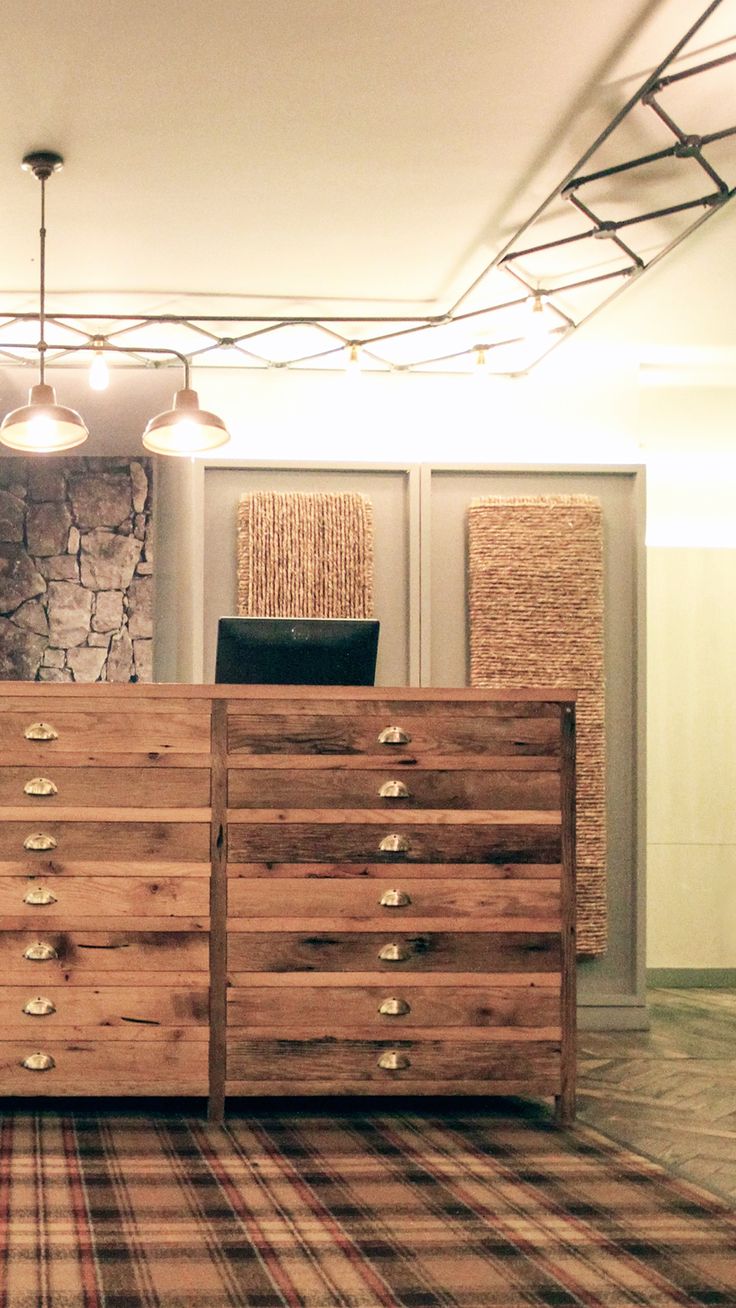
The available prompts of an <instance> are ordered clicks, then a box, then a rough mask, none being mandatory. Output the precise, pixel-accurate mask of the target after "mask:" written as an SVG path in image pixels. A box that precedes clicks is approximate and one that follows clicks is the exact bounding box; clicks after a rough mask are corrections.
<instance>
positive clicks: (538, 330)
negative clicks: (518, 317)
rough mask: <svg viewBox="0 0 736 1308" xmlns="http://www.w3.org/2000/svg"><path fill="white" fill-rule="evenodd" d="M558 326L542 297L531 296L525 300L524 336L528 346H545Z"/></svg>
mask: <svg viewBox="0 0 736 1308" xmlns="http://www.w3.org/2000/svg"><path fill="white" fill-rule="evenodd" d="M558 326H559V324H558V323H557V321H556V320H554V314H553V313H552V312H551V310H550V308H549V306H548V304H547V299H546V297H545V296H544V295H533V296H532V297H531V299H530V300H527V310H526V321H525V323H524V336H525V338H526V340H527V341H528V342H529V344H530V345H545V344H546V342H547V340H548V338H549V336H550V335H551V333H552V332H553V331H555V330H556V328H557V327H558Z"/></svg>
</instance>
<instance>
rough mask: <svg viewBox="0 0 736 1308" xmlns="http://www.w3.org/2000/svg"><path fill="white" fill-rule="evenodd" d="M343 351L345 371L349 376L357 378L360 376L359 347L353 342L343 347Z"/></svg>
mask: <svg viewBox="0 0 736 1308" xmlns="http://www.w3.org/2000/svg"><path fill="white" fill-rule="evenodd" d="M345 350H346V352H347V353H346V358H345V371H346V372H347V373H349V374H350V376H352V377H357V376H359V375H360V373H361V370H362V365H361V359H360V346H359V345H358V344H357V343H356V342H355V341H351V342H350V344H349V345H346V346H345Z"/></svg>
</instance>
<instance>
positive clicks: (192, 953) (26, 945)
mask: <svg viewBox="0 0 736 1308" xmlns="http://www.w3.org/2000/svg"><path fill="white" fill-rule="evenodd" d="M39 946H43V948H39ZM0 969H1V970H2V972H3V974H4V975H5V976H8V977H10V978H11V979H12V981H13V983H14V984H19V985H24V986H27V985H30V986H31V988H33V989H35V988H36V987H37V986H39V985H47V984H49V980H48V978H50V979H51V980H54V979H57V980H66V979H67V973H68V972H70V971H73V972H74V973H78V972H93V973H96V974H97V973H106V972H114V973H121V972H122V973H124V974H125V976H126V978H127V979H128V980H129V982H130V984H138V985H144V984H152V985H153V984H156V973H158V972H162V973H170V972H182V971H184V972H197V973H207V972H208V969H209V941H208V936H207V933H206V932H205V931H202V932H197V931H124V930H121V931H114V930H113V931H106V930H103V931H84V930H79V931H77V930H73V931H59V930H56V929H52V928H48V927H44V926H43V924H42V923H39V925H38V927H36V928H34V929H33V930H31V929H29V930H24V931H5V932H3V933H2V934H0Z"/></svg>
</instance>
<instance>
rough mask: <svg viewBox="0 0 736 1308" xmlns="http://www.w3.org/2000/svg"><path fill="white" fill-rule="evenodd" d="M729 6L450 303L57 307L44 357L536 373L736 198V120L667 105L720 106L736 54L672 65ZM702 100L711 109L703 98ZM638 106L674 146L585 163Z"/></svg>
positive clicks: (23, 349)
mask: <svg viewBox="0 0 736 1308" xmlns="http://www.w3.org/2000/svg"><path fill="white" fill-rule="evenodd" d="M720 3H721V0H713V3H711V4H709V5H708V7H707V8H706V9H705V11H704V12H703V14H701V16H700V18H699V19H698V20H697V22H695V23H694V24H693V25H692V27H691V28H690V29H689V30H688V31H687V32H686V33H685V35H684V36H683V37H682V38H681V40H679V41H678V42H677V44H676V45H675V46H674V47H673V49H672V50H670V52H669V53H668V54H667V55H666V57H665V58H664V59H663V60H662V61H661V62H660V64H659V65H658V66H657V67H656V68H655V69H654V70H653V72H652V73H651V74H650V75H649V76H648V77H647V78H646V80H645V81H644V83H643V84H642V86H640V88H639V89H638V91H637V92H636V93H635V94H634V95H633V96H632V97H631V99H630V100H629V101H628V102H627V103H626V104H625V105H624V106H623V107H622V108H621V109H620V110H619V112H618V113H617V114H616V115H615V116H614V118H613V119H612V120H611V121H610V122H609V124H608V125H607V126H606V128H605V129H604V130H603V132H601V134H600V135H599V136H598V138H597V139H596V140H595V141H594V142H593V144H592V145H591V146H590V148H589V149H588V150H586V152H585V154H584V155H583V156H582V158H581V159H579V160H578V162H577V164H576V165H575V167H574V168H573V169H572V170H571V171H570V172H569V173H568V174H567V175H566V177H565V178H563V180H562V182H561V183H560V184H559V186H557V187H556V188H555V190H554V191H553V192H552V193H551V194H550V195H549V196H548V197H547V199H546V200H545V201H544V202H543V204H541V205H540V206H539V208H538V209H537V210H536V211H535V212H534V213H533V214H531V215H530V217H529V218H528V219H527V220H526V221H525V222H524V223H523V224H522V226H521V227H520V228H518V230H517V231H515V233H514V234H513V236H512V237H511V239H510V240H508V241H507V242H506V244H505V245H504V246H503V248H502V249H500V250H499V251H498V253H497V254H496V256H495V257H494V259H493V260H492V261H491V262H490V263H489V264H488V265H487V266H486V267H485V268H484V269H483V270H482V271H481V273H480V274H479V275H478V276H477V277H476V278H475V279H474V281H473V282H472V283H471V285H470V286H468V287H467V288H466V289H465V290H464V291H463V293H462V295H460V296H459V298H457V299H456V300H455V302H454V303H453V304H451V305H449V306H448V307H447V308H446V309H445V310H444V311H443V312H440V313H437V314H434V315H430V316H426V317H422V316H404V315H402V316H401V317H390V316H387V317H375V316H373V317H361V316H354V315H345V316H329V315H327V316H298V317H296V316H294V317H290V316H278V315H242V316H232V315H184V316H178V315H155V314H153V315H147V314H141V315H133V316H131V315H130V314H118V313H102V314H96V315H90V314H84V313H56V314H47V316H46V322H47V325H48V326H49V327H54V326H55V327H57V328H58V329H59V330H60V332H63V333H64V334H66V336H67V338H68V336H69V335H70V334H71V336H72V338H74V337H75V336H78V337H79V340H78V341H75V340H74V339H72V341H71V342H70V341H69V340H68V339H67V341H66V343H61V342H60V343H59V344H57V345H54V343H53V341H50V342H48V343H46V345H45V354H46V365H47V366H49V365H52V364H54V363H57V364H60V363H62V362H65V361H66V362H69V361H70V360H72V361H73V359H74V357H75V356H76V355H77V354H78V353H79V352H81V351H88V350H90V349H91V348H94V349H96V350H109V351H110V352H111V353H112V352H114V354H115V357H116V362H117V363H118V364H120V363H121V361H122V360H123V359H124V360H125V362H126V365H127V366H130V367H149V368H160V367H170V366H172V365H175V366H176V365H179V364H181V363H186V366H187V368H188V367H189V366H190V365H194V364H199V365H207V364H213V363H216V362H220V363H222V362H224V360H225V355H224V352H227V365H228V366H235V367H238V366H240V367H245V368H248V367H249V368H286V369H289V368H294V369H296V368H317V367H330V366H333V367H336V368H339V367H343V366H344V365H345V362H346V360H347V358H348V356H349V353H350V352H351V351H352V353H353V355H355V353H356V350H359V351H360V357H361V360H362V362H363V364H364V366H366V367H368V368H370V369H375V370H378V371H401V372H427V371H447V370H452V371H463V370H468V369H469V368H471V367H472V366H473V363H474V362H478V361H480V360H481V359H482V361H483V362H484V364H485V365H486V367H488V369H489V370H490V371H492V372H496V373H498V374H499V375H504V374H505V375H516V374H518V373H522V372H526V371H528V370H529V368H530V367H533V366H534V365H535V364H536V363H538V362H539V361H540V360H541V359H542V358H544V357H545V356H546V355H547V354H549V352H550V351H551V350H552V349H554V348H555V347H556V346H557V345H559V343H560V342H561V341H562V340H564V339H567V338H568V337H569V336H570V335H571V334H572V333H573V332H574V331H575V330H576V329H577V328H578V327H580V326H581V324H582V323H584V322H586V321H587V320H588V319H589V318H590V317H592V316H593V314H594V313H597V312H598V311H599V310H600V309H601V308H602V307H603V306H604V305H605V304H607V303H608V302H609V301H610V300H611V299H613V298H614V296H615V295H617V294H618V293H619V292H620V291H621V290H622V289H624V288H625V286H627V285H630V284H631V282H632V281H634V280H635V279H638V278H639V277H641V276H642V275H643V274H644V273H645V272H646V271H647V270H648V269H649V268H651V267H653V266H654V265H655V264H657V263H659V262H660V261H661V260H662V259H663V258H665V257H666V256H667V255H668V254H669V253H670V252H671V251H672V250H674V249H675V248H676V247H677V246H679V245H680V244H681V243H682V241H684V240H685V239H686V238H687V237H688V236H689V235H690V234H691V233H692V232H693V231H695V230H696V228H698V227H700V226H701V225H702V223H703V222H705V221H706V220H707V219H708V218H709V217H711V216H712V215H713V214H714V213H715V212H717V211H718V210H719V209H721V208H722V207H723V206H724V205H725V204H727V203H728V201H729V200H731V199H732V198H733V195H734V192H735V191H736V144H735V146H734V149H733V151H732V153H731V156H730V158H729V159H728V160H727V161H726V167H725V168H724V165H723V164H722V163H719V164H718V166H716V162H715V161H714V157H713V155H714V153H715V154H717V155H718V157H719V158H720V157H721V156H722V155H723V153H724V152H723V144H724V143H725V142H728V141H729V140H732V139H733V138H734V137H736V126H722V127H719V128H718V129H717V130H710V131H704V132H698V131H696V130H694V128H695V127H697V123H694V122H690V121H680V120H679V119H680V117H681V116H682V113H684V115H685V118H689V116H690V112H691V110H690V109H688V108H687V107H685V108H684V109H683V111H682V112H681V111H677V112H676V109H675V108H674V107H672V106H671V105H667V104H666V103H663V100H666V97H667V96H668V94H669V93H671V92H673V91H675V90H677V88H679V87H681V86H683V85H685V84H687V88H688V90H689V91H690V92H692V90H693V88H695V87H696V86H697V87H698V88H702V89H703V91H704V92H705V97H706V99H705V104H707V107H708V110H709V112H711V113H712V110H713V102H714V100H715V101H717V100H718V96H717V95H716V96H713V95H711V94H710V91H709V89H708V88H709V84H712V80H713V78H714V75H716V74H717V72H719V71H720V72H722V71H723V70H725V69H727V68H728V67H729V66H731V65H732V64H733V62H734V61H735V60H736V53H728V54H725V55H723V56H721V57H719V58H715V59H710V60H708V61H707V62H701V63H693V64H691V65H689V66H687V67H684V68H679V67H678V68H677V69H676V70H675V71H668V70H670V69H671V68H672V65H673V64H674V62H675V61H676V60H681V59H686V58H687V57H688V56H687V46H688V44H689V43H690V42H691V41H692V39H693V37H694V36H695V35H696V33H698V32H700V30H701V28H702V27H703V26H704V24H705V23H706V22H707V20H708V18H709V17H710V16H711V14H712V13H713V12H714V11H715V9H716V8H717V7H718V5H719V4H720ZM734 39H736V38H734ZM696 111H699V112H702V111H703V104H702V103H701V104H700V105H699V106H696ZM633 116H636V119H637V121H636V127H637V129H638V130H639V131H642V130H644V131H646V130H647V129H648V126H649V127H653V126H654V124H655V122H656V125H657V128H658V132H659V138H660V139H661V132H662V130H664V131H666V132H668V133H669V134H670V135H671V138H672V140H671V143H670V144H668V145H667V146H665V147H662V148H658V149H652V150H651V151H648V152H645V153H643V154H638V155H636V156H635V157H634V158H627V157H624V158H615V159H614V161H613V162H608V163H604V164H602V166H600V167H598V168H594V169H593V170H592V171H584V170H585V168H586V167H587V166H588V165H589V164H590V163H591V162H593V161H594V160H595V156H596V155H598V156H600V155H601V153H602V150H603V147H604V146H606V147H607V148H608V149H609V150H610V148H611V145H612V144H613V145H615V134H616V131H617V130H618V129H619V128H620V127H621V125H622V124H623V123H624V121H625V120H631V119H632V117H633ZM645 120H648V123H647V121H645ZM713 147H718V149H717V150H716V151H714V150H713ZM725 172H728V173H729V176H725V175H724V173H725ZM663 183H664V188H665V190H666V191H667V192H668V194H667V195H666V196H663V195H662V194H661V191H662V184H663ZM693 189H694V191H695V193H694V194H693V193H692V192H693ZM648 192H654V193H656V195H657V202H656V203H653V204H651V205H648V204H646V203H645V204H643V205H642V199H646V196H647V193H648ZM583 196H585V198H583ZM545 227H546V228H547V229H548V230H549V229H550V228H552V231H553V234H552V235H551V236H550V238H549V239H540V240H537V241H535V240H534V239H533V236H534V232H535V231H538V232H541V231H542V230H543V229H544V228H545ZM530 238H531V239H530ZM599 243H601V244H599ZM602 250H603V253H602V254H601V251H602ZM511 283H513V290H512V287H511ZM504 288H505V293H504ZM530 311H531V313H535V312H536V316H537V318H540V317H541V318H542V319H543V326H544V331H543V332H542V333H541V336H540V334H539V333H536V334H535V333H533V332H532V331H531V330H528V327H529V323H530V317H529V314H530ZM525 315H526V317H525ZM2 319H4V322H2V321H0V358H2V359H4V360H6V361H7V362H8V363H10V362H11V361H12V362H13V363H18V362H24V363H28V364H32V363H35V362H36V360H37V357H38V345H30V344H21V343H15V344H14V343H13V342H12V341H11V340H5V339H4V336H5V335H6V334H7V333H8V332H10V333H11V334H12V330H13V327H14V326H15V325H16V324H20V323H28V322H34V321H38V314H33V313H13V312H9V313H7V314H3V313H2V312H1V311H0V320H2ZM116 324H117V325H116ZM170 325H175V326H176V327H177V329H184V330H185V333H186V332H188V333H189V334H190V335H191V347H190V348H187V347H185V348H182V347H181V342H179V348H177V349H173V348H171V349H170V348H168V347H167V346H166V345H165V344H163V345H162V344H161V341H160V340H158V341H157V344H156V346H154V345H149V346H147V345H146V343H145V341H144V340H141V334H142V332H144V330H145V331H149V332H150V331H151V329H154V328H155V329H158V328H161V329H165V328H166V326H170ZM537 325H539V324H537ZM223 327H226V328H227V330H228V334H227V335H224V334H223V332H222V329H223ZM348 328H349V330H348ZM233 329H235V331H234V332H233ZM241 329H242V330H241ZM356 329H358V335H357V336H356ZM179 335H180V336H181V332H179ZM290 340H293V342H294V343H293V344H292V345H291V347H290V346H289V342H290ZM163 356H166V357H163ZM124 366H125V365H124Z"/></svg>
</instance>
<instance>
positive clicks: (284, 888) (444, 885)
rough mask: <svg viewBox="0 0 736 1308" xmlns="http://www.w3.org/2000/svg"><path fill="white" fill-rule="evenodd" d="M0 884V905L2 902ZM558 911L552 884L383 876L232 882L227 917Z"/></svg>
mask: <svg viewBox="0 0 736 1308" xmlns="http://www.w3.org/2000/svg"><path fill="white" fill-rule="evenodd" d="M1 884H2V883H0V904H2V898H1V894H2V891H1ZM392 890H394V891H399V892H400V893H401V894H402V895H403V896H406V897H407V898H408V900H409V902H408V903H407V904H405V905H402V906H400V907H395V908H391V907H382V906H381V897H382V896H385V895H386V893H387V892H390V891H392ZM559 911H560V891H559V885H558V884H557V883H556V882H554V881H516V882H513V881H467V882H466V881H464V880H462V879H461V878H460V877H456V878H454V879H453V880H447V881H440V880H433V881H423V880H419V879H415V878H414V877H411V876H409V877H405V876H403V875H402V874H401V872H398V873H397V875H395V876H393V877H392V876H391V875H390V874H389V875H387V876H385V877H384V879H383V881H380V882H375V881H370V880H369V881H357V880H349V881H346V880H341V879H330V878H326V877H325V878H319V879H310V880H306V879H304V878H302V879H301V880H293V881H287V880H278V881H275V882H272V881H267V880H266V879H265V878H263V877H261V878H258V877H254V878H246V877H231V878H230V880H229V884H228V912H229V916H230V919H231V923H232V919H234V918H239V917H240V918H250V919H252V918H277V917H278V916H279V914H281V916H284V915H285V914H287V913H288V916H289V917H290V918H296V917H304V918H326V917H330V918H344V919H345V920H346V921H347V922H350V921H351V920H354V919H356V918H362V919H374V920H375V921H376V927H375V929H377V930H382V929H384V928H385V929H390V928H391V927H392V926H394V925H395V924H396V923H397V922H400V923H401V925H402V926H404V925H405V924H406V920H407V919H409V921H410V920H411V919H413V918H415V917H423V918H431V917H441V918H466V919H467V918H471V919H476V918H479V917H525V918H529V919H534V918H543V919H544V918H550V917H554V915H555V914H559ZM379 919H381V921H380V922H379Z"/></svg>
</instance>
